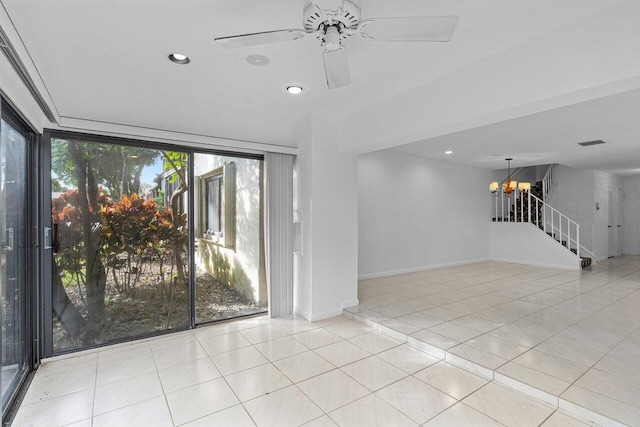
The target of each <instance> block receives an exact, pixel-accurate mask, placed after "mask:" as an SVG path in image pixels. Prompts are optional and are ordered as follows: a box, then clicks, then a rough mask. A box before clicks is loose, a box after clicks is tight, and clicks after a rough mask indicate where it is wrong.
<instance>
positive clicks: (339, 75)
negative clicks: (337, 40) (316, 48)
mask: <svg viewBox="0 0 640 427" xmlns="http://www.w3.org/2000/svg"><path fill="white" fill-rule="evenodd" d="M324 71H325V73H326V74H327V86H329V89H337V88H339V87H342V86H347V85H349V84H351V72H350V71H349V57H348V56H347V50H346V49H345V48H344V46H340V47H339V48H338V49H335V50H329V49H327V50H325V51H324Z"/></svg>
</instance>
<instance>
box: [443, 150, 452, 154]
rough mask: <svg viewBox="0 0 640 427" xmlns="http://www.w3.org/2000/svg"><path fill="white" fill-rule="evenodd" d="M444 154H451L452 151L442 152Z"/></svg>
mask: <svg viewBox="0 0 640 427" xmlns="http://www.w3.org/2000/svg"><path fill="white" fill-rule="evenodd" d="M444 154H453V151H451V150H447V151H445V152H444Z"/></svg>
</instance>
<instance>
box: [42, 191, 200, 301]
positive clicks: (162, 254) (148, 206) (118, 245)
mask: <svg viewBox="0 0 640 427" xmlns="http://www.w3.org/2000/svg"><path fill="white" fill-rule="evenodd" d="M79 197H80V196H79V194H78V190H67V191H66V192H65V193H63V194H62V195H60V196H59V197H58V198H56V199H54V200H53V209H52V211H53V212H52V216H53V222H54V224H58V244H59V248H60V251H59V252H58V253H57V254H56V262H57V263H58V266H59V267H60V269H61V270H65V271H66V272H67V273H69V274H71V275H72V277H74V278H75V280H74V281H76V282H77V283H78V285H80V283H81V282H82V271H83V268H84V266H85V265H86V260H85V259H84V252H83V251H82V246H83V242H82V228H81V220H82V216H81V208H80V207H79V206H81V204H80V199H79ZM98 203H99V205H100V211H99V212H91V223H92V224H93V225H94V226H93V227H92V228H93V230H95V232H96V233H99V236H100V254H98V256H99V257H100V259H101V260H102V263H103V265H104V267H105V270H106V274H107V279H108V283H109V284H111V285H113V288H115V290H116V291H118V292H126V293H128V292H129V291H131V290H132V289H133V288H134V287H135V286H136V284H137V283H138V281H139V279H140V277H141V275H142V274H144V273H145V272H149V270H150V269H151V266H152V264H154V263H155V264H156V265H158V266H159V269H160V271H159V275H160V276H161V277H163V276H164V272H163V266H164V265H165V264H169V265H170V269H171V270H173V265H171V264H172V262H173V257H172V256H171V255H172V253H173V249H174V247H175V245H176V243H178V244H180V245H183V246H184V247H185V248H186V246H187V237H188V236H187V229H186V218H185V217H184V216H182V217H180V225H179V227H175V226H174V225H173V222H172V216H171V209H169V208H167V207H164V208H162V209H161V208H159V206H158V205H157V203H156V202H155V201H154V200H153V199H146V200H145V199H141V198H139V197H138V195H137V194H132V195H131V196H122V199H121V200H120V201H115V202H114V201H112V200H110V199H109V198H108V197H106V196H105V195H104V194H103V193H102V192H100V194H99V196H98ZM82 284H84V283H82Z"/></svg>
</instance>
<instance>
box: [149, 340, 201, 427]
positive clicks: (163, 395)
mask: <svg viewBox="0 0 640 427" xmlns="http://www.w3.org/2000/svg"><path fill="white" fill-rule="evenodd" d="M196 342H197V340H196ZM149 347H151V345H149ZM151 351H152V353H151V357H152V359H153V364H154V366H155V367H156V375H157V376H158V381H159V382H160V388H161V389H162V397H164V403H165V405H167V410H168V411H169V417H171V424H173V425H174V426H175V425H176V421H175V419H174V416H173V411H172V410H171V406H170V405H169V397H168V396H167V392H166V391H165V389H164V384H162V379H161V378H160V370H159V369H158V364H157V363H156V358H155V357H153V348H152V349H151ZM205 353H206V351H205Z"/></svg>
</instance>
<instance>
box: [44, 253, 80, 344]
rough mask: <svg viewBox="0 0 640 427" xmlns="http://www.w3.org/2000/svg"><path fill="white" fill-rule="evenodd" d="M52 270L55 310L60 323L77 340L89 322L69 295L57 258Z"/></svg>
mask: <svg viewBox="0 0 640 427" xmlns="http://www.w3.org/2000/svg"><path fill="white" fill-rule="evenodd" d="M51 270H52V271H51V272H52V275H53V285H54V286H53V312H54V313H55V314H56V316H58V318H59V319H60V323H61V324H62V327H63V328H64V330H65V331H67V332H68V333H69V335H71V338H72V339H74V340H77V339H79V338H80V337H81V336H82V335H83V334H84V333H85V332H86V324H87V322H86V321H85V319H84V317H82V314H80V311H79V310H78V308H77V307H76V306H75V305H73V303H72V302H71V300H70V299H69V297H68V296H67V292H66V291H65V290H64V285H63V284H62V279H61V278H60V274H58V265H57V264H56V262H55V260H53V262H52V266H51Z"/></svg>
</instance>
